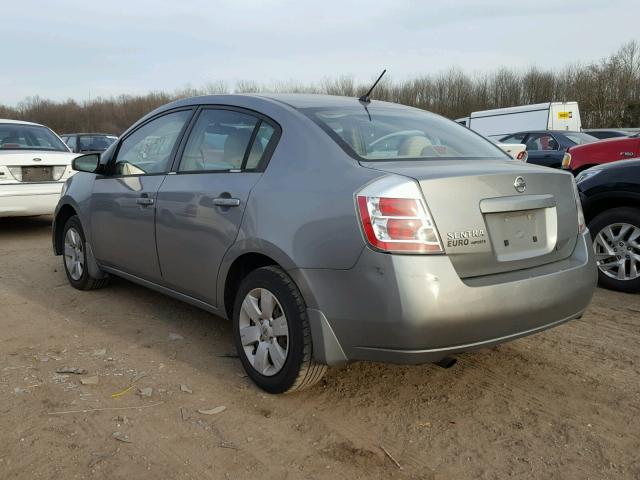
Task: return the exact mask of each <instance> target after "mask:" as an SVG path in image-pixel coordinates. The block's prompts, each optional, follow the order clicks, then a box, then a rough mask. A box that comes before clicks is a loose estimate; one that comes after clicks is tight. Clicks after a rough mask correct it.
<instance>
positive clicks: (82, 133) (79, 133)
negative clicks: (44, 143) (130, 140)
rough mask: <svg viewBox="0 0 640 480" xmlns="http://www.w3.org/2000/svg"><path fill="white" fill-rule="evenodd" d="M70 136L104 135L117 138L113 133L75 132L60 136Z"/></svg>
mask: <svg viewBox="0 0 640 480" xmlns="http://www.w3.org/2000/svg"><path fill="white" fill-rule="evenodd" d="M69 135H102V136H105V137H117V135H115V134H113V133H100V132H74V133H62V134H60V136H62V137H64V136H69Z"/></svg>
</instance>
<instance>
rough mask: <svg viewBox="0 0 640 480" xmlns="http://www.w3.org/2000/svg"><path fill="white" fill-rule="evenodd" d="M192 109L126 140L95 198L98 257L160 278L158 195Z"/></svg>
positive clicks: (159, 120) (93, 214) (152, 124)
mask: <svg viewBox="0 0 640 480" xmlns="http://www.w3.org/2000/svg"><path fill="white" fill-rule="evenodd" d="M191 115H192V110H181V111H174V112H171V113H168V114H165V115H162V116H160V117H157V118H155V119H153V120H151V121H149V122H147V123H145V124H143V125H142V126H141V127H139V128H138V129H136V130H134V131H133V132H132V133H130V134H128V135H127V136H126V137H124V138H123V139H122V141H121V143H120V145H119V146H118V150H117V151H116V153H115V155H114V158H113V159H112V161H111V162H110V163H109V165H108V166H107V173H106V174H105V175H103V176H99V177H97V178H96V181H95V182H94V191H93V195H92V197H91V209H90V210H91V239H92V246H93V251H94V255H95V256H96V258H97V259H98V261H99V262H100V263H101V264H103V265H105V266H109V267H113V268H116V269H118V270H122V271H124V272H127V273H130V274H132V275H135V276H138V277H140V278H144V279H147V280H150V281H159V280H160V279H161V275H160V267H159V265H158V255H157V252H156V241H155V215H156V204H155V202H156V196H157V193H158V188H160V185H162V182H163V181H164V178H165V175H166V173H167V171H168V168H169V166H170V164H171V160H172V159H173V155H174V153H175V149H176V145H177V144H178V141H179V139H180V137H181V135H182V132H183V131H184V128H185V126H186V125H187V122H188V121H189V118H190V117H191Z"/></svg>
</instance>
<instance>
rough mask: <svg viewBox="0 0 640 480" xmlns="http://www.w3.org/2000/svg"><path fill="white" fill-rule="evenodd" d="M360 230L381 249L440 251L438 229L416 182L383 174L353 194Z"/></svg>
mask: <svg viewBox="0 0 640 480" xmlns="http://www.w3.org/2000/svg"><path fill="white" fill-rule="evenodd" d="M356 202H357V205H358V212H359V214H360V220H361V222H362V229H363V231H364V235H365V237H366V239H367V241H368V242H369V244H370V245H371V246H372V247H374V248H376V249H378V250H382V251H384V252H399V253H442V252H443V249H442V243H441V242H440V237H439V235H438V230H437V228H436V226H435V224H434V222H433V219H432V217H431V214H430V213H429V210H428V208H427V205H426V203H425V201H424V199H423V197H422V192H421V190H420V187H419V186H418V184H417V183H416V182H415V181H413V180H409V179H406V178H403V177H385V178H383V179H381V180H378V181H376V182H373V183H371V184H369V185H367V186H366V187H365V188H364V189H362V190H361V191H360V192H358V194H357V195H356Z"/></svg>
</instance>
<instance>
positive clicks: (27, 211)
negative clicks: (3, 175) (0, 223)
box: [0, 182, 63, 217]
mask: <svg viewBox="0 0 640 480" xmlns="http://www.w3.org/2000/svg"><path fill="white" fill-rule="evenodd" d="M62 184H63V183H62V182H55V183H54V182H52V183H11V184H4V185H0V217H22V216H31V215H49V214H51V213H53V211H54V210H55V208H56V204H57V203H58V200H59V199H60V190H61V189H62Z"/></svg>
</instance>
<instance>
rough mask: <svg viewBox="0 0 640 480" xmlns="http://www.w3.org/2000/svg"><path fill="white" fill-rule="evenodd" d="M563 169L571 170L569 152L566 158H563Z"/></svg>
mask: <svg viewBox="0 0 640 480" xmlns="http://www.w3.org/2000/svg"><path fill="white" fill-rule="evenodd" d="M562 168H565V169H569V168H571V154H570V153H569V152H567V153H565V154H564V157H562Z"/></svg>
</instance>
